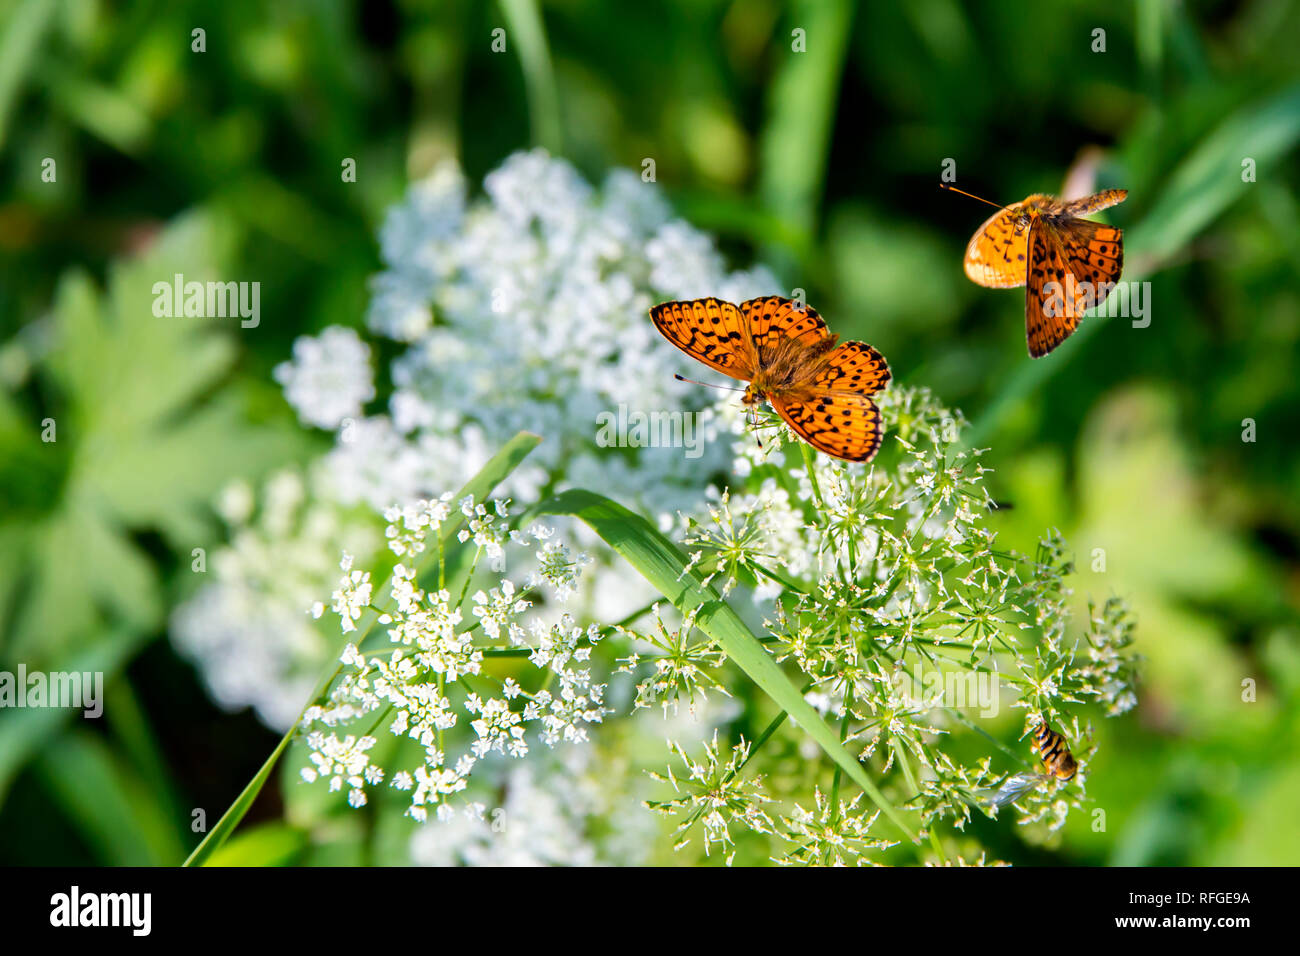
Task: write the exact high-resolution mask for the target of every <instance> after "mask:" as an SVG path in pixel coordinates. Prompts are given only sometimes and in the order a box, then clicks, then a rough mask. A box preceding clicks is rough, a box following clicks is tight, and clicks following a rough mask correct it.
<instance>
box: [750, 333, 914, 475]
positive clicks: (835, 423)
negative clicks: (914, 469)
mask: <svg viewBox="0 0 1300 956" xmlns="http://www.w3.org/2000/svg"><path fill="white" fill-rule="evenodd" d="M889 378H890V373H889V365H888V364H887V363H886V362H885V358H884V356H883V355H881V354H880V353H879V352H877V351H876V350H875V349H873V348H872V347H871V346H870V345H867V344H865V343H863V342H845V343H844V344H842V345H840V346H838V347H837V348H836V349H835V350H834V351H833V352H831V354H830V355H829V356H828V357H827V360H826V364H825V365H824V366H823V367H822V369H821V370H820V371H819V372H818V373H817V374H816V375H815V376H814V377H813V379H812V382H811V384H810V385H808V386H806V387H803V388H800V389H797V390H795V391H792V392H790V393H783V392H775V393H773V394H772V395H770V396H769V397H768V401H769V402H770V403H771V405H772V408H773V410H775V411H776V413H777V414H778V415H780V416H781V417H782V418H783V419H785V422H786V424H788V425H789V426H790V427H791V428H792V429H794V432H795V434H796V435H798V436H799V437H800V438H802V439H803V440H804V441H806V442H807V443H808V444H810V445H812V446H813V447H814V448H816V449H817V450H818V451H820V452H824V453H826V454H827V455H831V456H833V457H835V458H843V459H844V460H845V461H870V460H871V458H872V457H874V456H875V454H876V452H877V451H879V450H880V443H881V441H882V440H883V438H884V433H885V429H884V424H883V422H882V421H881V417H880V409H879V408H877V407H876V403H875V402H873V401H872V400H871V399H870V398H869V397H868V396H869V395H871V394H872V393H874V392H877V391H879V390H880V389H882V388H884V387H885V385H886V383H888V382H889Z"/></svg>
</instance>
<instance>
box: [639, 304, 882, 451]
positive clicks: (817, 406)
mask: <svg viewBox="0 0 1300 956" xmlns="http://www.w3.org/2000/svg"><path fill="white" fill-rule="evenodd" d="M650 318H651V319H653V320H654V324H655V328H657V329H658V330H659V331H660V332H661V333H663V336H664V338H666V339H667V340H668V341H669V342H672V343H673V345H675V346H677V347H678V348H679V349H681V350H682V351H683V352H685V353H686V354H687V355H689V356H691V357H692V358H694V359H697V360H698V361H700V362H703V363H704V364H705V365H707V366H708V367H709V368H711V369H714V370H715V371H718V372H721V373H722V374H723V375H728V376H730V377H731V378H734V379H739V380H740V381H743V382H748V383H749V386H748V387H747V388H746V389H745V395H744V398H743V399H742V401H743V402H744V403H745V404H746V405H748V406H751V407H753V406H755V405H757V404H758V403H759V402H762V401H766V402H767V403H768V404H769V405H771V406H772V409H773V411H775V412H776V413H777V414H778V415H780V416H781V418H782V419H784V420H785V423H786V424H787V425H789V426H790V427H791V428H792V429H793V430H794V432H795V434H797V435H798V436H799V437H800V438H802V439H803V440H804V441H806V442H807V443H808V444H810V445H812V446H813V447H814V448H816V449H817V450H818V451H822V452H825V453H826V454H828V455H832V456H834V457H835V458H842V459H844V460H845V461H869V460H870V459H871V457H872V456H873V455H875V453H876V451H877V450H878V449H879V448H880V442H881V439H882V437H883V435H884V425H883V423H882V421H881V418H880V409H879V408H877V407H876V403H875V402H873V401H872V400H871V399H870V397H869V396H871V395H873V394H875V393H876V392H878V391H880V390H881V389H882V388H884V387H885V385H886V383H888V381H889V365H888V364H886V362H885V359H884V356H882V355H881V354H880V353H879V352H877V351H876V350H875V349H873V348H872V347H871V346H870V345H867V344H865V343H863V342H839V336H837V335H832V334H831V331H830V329H828V328H827V327H826V323H825V321H824V320H823V319H822V317H821V316H820V315H819V314H818V313H817V310H816V309H813V308H812V307H811V306H807V305H803V304H801V303H798V302H795V301H792V300H790V299H783V298H781V297H779V296H766V297H764V298H758V299H750V300H749V301H747V302H742V303H740V305H733V304H732V303H730V302H724V301H722V300H720V299H713V298H709V299H694V300H692V301H689V302H664V303H663V304H661V305H656V306H655V307H654V308H652V309H651V310H650ZM680 377H681V376H678V378H680Z"/></svg>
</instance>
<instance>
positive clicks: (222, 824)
mask: <svg viewBox="0 0 1300 956" xmlns="http://www.w3.org/2000/svg"><path fill="white" fill-rule="evenodd" d="M541 440H542V439H541V437H540V436H538V435H533V434H530V433H529V432H520V433H519V434H517V435H515V437H514V438H512V439H510V441H508V442H506V444H505V446H504V447H502V449H501V450H500V451H499V452H497V453H496V454H495V455H493V456H492V459H491V460H490V461H489V462H488V463H487V464H486V465H484V466H483V468H482V469H481V470H480V471H479V473H478V474H477V475H475V476H474V477H473V478H471V479H470V480H469V481H468V482H466V484H465V487H464V488H462V489H461V490H460V491H459V492H458V493H457V495H456V497H455V499H454V500H455V501H460V500H461V499H462V498H464V497H465V496H466V495H470V496H473V498H474V500H475V501H482V500H484V499H485V498H487V496H488V495H490V494H491V493H492V489H493V488H495V487H496V486H497V485H499V484H500V483H501V482H502V481H503V480H505V478H506V476H507V475H509V474H510V473H511V472H512V471H514V470H515V468H517V467H518V466H519V463H520V462H521V461H523V460H524V459H525V458H527V457H528V455H529V453H530V452H532V450H533V449H534V448H536V447H537V445H538V444H539V443H540V442H541ZM464 520H465V519H464V515H462V514H461V513H460V511H459V510H458V509H457V510H453V511H452V513H451V516H450V517H449V518H448V519H447V521H445V522H444V523H443V525H442V527H441V528H440V529H439V532H438V534H439V537H440V538H442V540H443V541H447V540H448V539H449V538H451V537H452V536H453V535H455V534H456V532H457V531H458V530H460V525H461V524H462V522H463V521H464ZM436 553H437V549H436V548H430V549H428V550H427V551H426V558H428V559H432V558H433V556H434V555H435V554H436ZM375 594H376V596H382V600H381V601H380V603H379V604H378V605H377V606H378V607H379V608H380V610H379V611H376V610H369V611H367V612H366V613H365V614H363V615H362V617H361V620H360V621H359V622H358V623H357V630H358V632H359V633H361V634H363V635H365V634H368V633H369V632H370V630H371V628H373V627H374V625H375V621H376V619H377V618H378V617H379V614H380V613H381V611H383V610H387V608H388V606H389V604H390V603H391V601H392V594H391V593H390V589H389V588H388V587H384V588H379V589H376V591H375ZM362 640H364V638H362ZM357 643H358V644H360V643H361V642H360V641H358V642H357ZM336 674H337V671H336V670H331V671H330V674H329V676H327V677H326V678H325V679H324V680H323V681H322V682H321V685H320V686H319V687H317V688H316V691H315V692H314V693H313V694H312V696H311V700H309V701H308V702H307V703H308V704H309V705H310V704H311V703H312V701H315V700H316V699H317V698H318V697H320V695H321V694H323V693H324V692H325V690H326V689H327V688H328V687H329V685H330V683H332V682H333V680H334V677H335V675H336ZM304 709H305V708H304ZM297 731H298V721H296V720H295V721H294V726H292V727H290V728H289V730H288V731H286V732H285V735H284V736H283V737H281V738H280V743H279V744H278V745H276V748H275V750H273V751H272V752H271V756H269V757H267V758H266V762H265V763H264V764H262V769H261V770H259V771H258V772H257V775H256V776H254V777H253V779H252V780H250V781H249V782H248V785H247V786H246V787H244V789H243V790H242V791H241V792H240V794H239V796H238V797H236V798H235V802H234V803H232V804H231V805H230V809H228V810H227V811H226V812H225V813H224V814H222V815H221V819H220V820H218V821H217V825H216V826H214V827H213V828H212V830H211V831H209V833H208V835H207V836H205V837H204V838H203V841H202V842H201V843H199V845H198V846H197V847H195V848H194V852H193V853H191V854H190V855H189V858H188V859H187V860H186V861H185V866H202V865H203V864H204V863H205V862H206V861H208V860H210V859H211V858H212V855H213V854H214V853H215V852H216V851H217V850H218V849H220V848H221V846H222V844H224V843H225V842H226V840H228V839H229V838H230V834H231V833H233V832H234V831H235V827H237V826H239V822H240V821H241V820H243V819H244V814H246V813H248V808H249V807H251V806H252V805H253V801H254V800H256V799H257V795H258V794H259V793H261V792H262V787H263V786H265V785H266V781H267V780H268V779H269V778H270V776H271V771H272V770H274V769H275V765H276V763H278V762H279V760H280V758H281V757H282V756H283V755H284V751H285V749H286V748H287V747H288V746H289V743H290V741H292V740H293V737H294V734H296V733H297Z"/></svg>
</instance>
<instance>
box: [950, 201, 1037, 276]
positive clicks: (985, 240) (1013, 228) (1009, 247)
mask: <svg viewBox="0 0 1300 956" xmlns="http://www.w3.org/2000/svg"><path fill="white" fill-rule="evenodd" d="M1023 205H1024V204H1023V203H1016V204H1015V205H1014V206H1007V207H1006V208H1005V209H999V210H998V211H997V212H995V213H994V214H993V215H991V216H989V218H988V219H987V220H985V222H984V225H982V226H980V227H979V229H977V230H975V235H973V236H971V240H970V242H969V243H968V244H967V246H966V258H965V260H964V262H963V263H962V265H963V266H964V268H965V269H966V276H967V277H968V278H969V279H970V280H971V281H972V282H974V283H975V284H976V285H982V286H984V287H986V288H990V289H1012V288H1015V287H1016V286H1018V285H1024V284H1025V277H1026V275H1027V274H1028V272H1029V263H1028V260H1029V230H1028V229H1027V228H1025V226H1024V223H1023V221H1022V215H1023V214H1022V212H1021V209H1022V207H1023Z"/></svg>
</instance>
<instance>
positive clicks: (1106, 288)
mask: <svg viewBox="0 0 1300 956" xmlns="http://www.w3.org/2000/svg"><path fill="white" fill-rule="evenodd" d="M1059 238H1060V240H1061V248H1062V250H1063V251H1064V253H1065V260H1066V262H1068V263H1069V264H1070V272H1072V273H1073V274H1074V278H1075V281H1076V283H1082V282H1087V283H1088V286H1086V287H1084V293H1087V292H1088V291H1089V290H1090V291H1091V294H1092V299H1091V302H1081V303H1080V304H1083V305H1084V306H1085V308H1091V307H1092V306H1094V305H1101V303H1102V302H1104V301H1106V296H1108V295H1110V293H1111V292H1112V291H1113V290H1114V288H1115V283H1117V282H1119V275H1120V272H1121V271H1122V270H1123V268H1124V233H1123V231H1122V230H1120V229H1116V228H1115V227H1114V226H1107V225H1105V224H1103V223H1100V222H1089V221H1088V220H1086V219H1075V220H1073V221H1071V222H1069V223H1068V224H1066V226H1065V227H1064V228H1063V229H1061V231H1060V233H1059ZM1079 298H1080V299H1083V298H1086V295H1080V296H1079Z"/></svg>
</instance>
